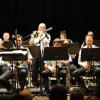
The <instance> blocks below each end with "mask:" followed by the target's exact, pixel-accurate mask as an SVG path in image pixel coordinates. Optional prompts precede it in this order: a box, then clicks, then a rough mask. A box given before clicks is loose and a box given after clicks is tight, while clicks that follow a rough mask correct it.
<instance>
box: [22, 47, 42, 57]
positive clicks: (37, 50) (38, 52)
mask: <svg viewBox="0 0 100 100" xmlns="http://www.w3.org/2000/svg"><path fill="white" fill-rule="evenodd" d="M23 47H28V48H29V50H30V52H31V54H32V56H33V57H41V50H40V46H33V45H23Z"/></svg>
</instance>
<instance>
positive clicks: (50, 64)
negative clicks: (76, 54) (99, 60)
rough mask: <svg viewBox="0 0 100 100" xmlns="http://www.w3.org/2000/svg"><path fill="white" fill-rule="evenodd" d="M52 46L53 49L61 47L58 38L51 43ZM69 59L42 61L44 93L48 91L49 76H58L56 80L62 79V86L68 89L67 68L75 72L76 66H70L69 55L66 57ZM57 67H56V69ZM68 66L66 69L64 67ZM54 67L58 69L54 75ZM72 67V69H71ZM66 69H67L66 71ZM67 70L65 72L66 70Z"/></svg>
mask: <svg viewBox="0 0 100 100" xmlns="http://www.w3.org/2000/svg"><path fill="white" fill-rule="evenodd" d="M53 46H54V47H61V40H60V39H59V38H56V39H55V40H54V41H53ZM68 56H69V58H68V60H57V61H44V63H45V64H44V67H45V70H44V71H43V72H42V77H43V79H44V87H45V91H46V92H48V90H49V84H48V81H49V80H48V77H49V76H56V74H57V75H58V79H59V78H60V77H62V82H61V83H62V84H64V85H65V86H66V85H67V88H69V84H70V83H69V82H70V81H69V80H70V79H69V77H70V76H69V72H68V71H69V68H70V69H71V70H75V69H76V66H70V63H71V62H72V59H71V57H70V55H68ZM57 66H58V67H57ZM66 66H68V67H69V68H68V67H66ZM56 67H57V68H58V70H59V71H58V73H56ZM72 67H73V68H72ZM67 68H68V69H67ZM66 69H67V70H66ZM66 72H68V73H67V77H66Z"/></svg>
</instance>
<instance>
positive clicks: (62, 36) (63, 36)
mask: <svg viewBox="0 0 100 100" xmlns="http://www.w3.org/2000/svg"><path fill="white" fill-rule="evenodd" d="M60 39H61V41H62V42H63V44H69V43H73V41H72V40H71V39H68V37H67V32H66V31H65V30H61V31H60Z"/></svg>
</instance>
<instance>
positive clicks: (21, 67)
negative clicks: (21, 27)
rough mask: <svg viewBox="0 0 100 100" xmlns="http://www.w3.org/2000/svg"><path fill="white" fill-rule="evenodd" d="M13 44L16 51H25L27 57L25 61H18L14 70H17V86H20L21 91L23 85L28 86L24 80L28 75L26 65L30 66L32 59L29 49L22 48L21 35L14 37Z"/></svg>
mask: <svg viewBox="0 0 100 100" xmlns="http://www.w3.org/2000/svg"><path fill="white" fill-rule="evenodd" d="M15 44H16V48H17V49H26V50H27V56H28V59H27V61H18V64H17V67H16V68H18V79H19V84H20V87H21V90H22V89H24V87H25V85H27V84H28V81H27V79H26V77H27V75H28V68H29V67H28V65H31V64H32V59H33V57H32V55H31V53H30V51H29V49H28V48H25V47H23V46H22V36H21V35H17V36H16V39H15Z"/></svg>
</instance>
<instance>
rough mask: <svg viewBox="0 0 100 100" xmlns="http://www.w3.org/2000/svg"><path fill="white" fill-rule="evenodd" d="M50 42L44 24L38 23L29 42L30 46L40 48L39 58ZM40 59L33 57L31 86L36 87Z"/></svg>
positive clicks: (37, 84)
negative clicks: (36, 29)
mask: <svg viewBox="0 0 100 100" xmlns="http://www.w3.org/2000/svg"><path fill="white" fill-rule="evenodd" d="M50 41H51V36H50V34H48V33H47V32H46V24H45V23H40V24H39V26H38V31H33V33H32V35H31V38H30V40H29V44H30V45H34V46H40V49H41V57H42V55H43V51H44V48H45V47H49V44H50ZM40 67H42V66H41V58H39V57H34V59H33V65H32V83H33V86H36V87H38V86H39V82H38V73H39V70H40V71H41V68H40Z"/></svg>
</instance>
